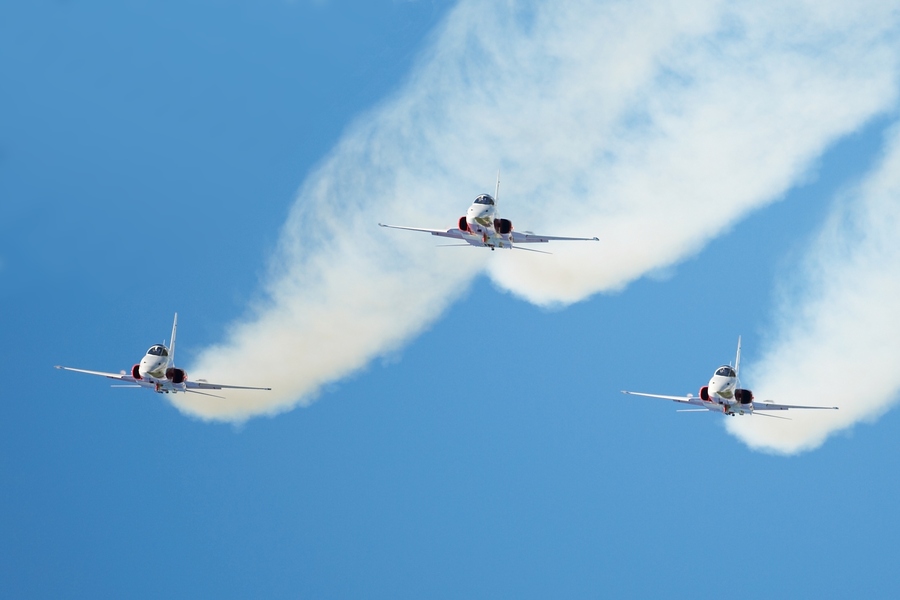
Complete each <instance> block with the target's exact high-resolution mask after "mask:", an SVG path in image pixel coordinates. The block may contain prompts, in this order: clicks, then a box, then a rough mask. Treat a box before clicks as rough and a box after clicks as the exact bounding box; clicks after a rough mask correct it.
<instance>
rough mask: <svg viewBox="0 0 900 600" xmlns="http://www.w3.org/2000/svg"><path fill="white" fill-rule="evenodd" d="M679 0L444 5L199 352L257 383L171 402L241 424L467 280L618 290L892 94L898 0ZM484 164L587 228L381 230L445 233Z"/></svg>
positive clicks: (574, 291)
mask: <svg viewBox="0 0 900 600" xmlns="http://www.w3.org/2000/svg"><path fill="white" fill-rule="evenodd" d="M685 4H686V3H684V2H680V1H678V2H676V1H673V2H659V1H657V0H647V1H644V2H634V1H632V0H629V1H628V2H608V3H596V2H567V3H564V4H562V5H560V4H559V3H552V2H517V3H510V2H505V1H501V0H497V1H495V2H475V1H472V0H463V1H462V2H460V3H459V4H458V5H457V6H456V7H455V8H454V9H453V10H452V11H450V13H449V14H448V16H447V17H446V18H445V20H444V21H443V23H442V24H441V25H440V26H439V28H438V30H437V31H436V32H435V34H434V36H433V38H432V41H431V42H430V44H429V46H428V47H427V48H425V49H424V50H423V52H422V55H421V56H420V58H419V60H418V62H417V65H416V67H415V68H414V69H413V71H412V72H411V73H410V76H409V78H408V80H407V81H406V82H405V83H404V85H403V86H402V87H401V88H400V89H399V90H398V91H397V92H396V93H395V94H393V95H392V96H391V97H389V98H387V99H385V101H384V102H383V103H382V104H381V105H379V106H377V107H375V108H373V109H372V110H371V111H370V112H368V113H366V114H364V115H362V116H361V117H360V118H359V119H358V120H357V121H356V122H355V123H353V124H352V125H351V126H350V127H348V129H347V131H346V132H345V134H344V135H343V137H342V139H341V141H340V143H339V144H338V145H337V146H336V147H335V148H334V150H333V151H332V152H331V153H330V155H329V156H327V157H326V158H325V159H324V160H323V162H322V164H321V166H320V167H319V168H318V169H317V170H316V171H315V172H313V173H312V174H311V175H310V176H309V178H308V179H307V180H306V182H305V183H304V184H303V185H302V187H301V189H300V191H299V194H298V197H297V200H296V202H295V205H294V207H293V210H292V213H291V215H290V218H289V219H288V222H287V223H286V224H285V226H284V229H283V230H282V232H281V243H280V248H279V250H278V251H277V252H276V254H275V256H274V257H273V258H272V261H271V268H270V274H269V277H268V284H267V285H266V286H265V289H264V290H263V297H264V300H262V301H260V302H259V303H258V304H257V305H255V306H253V307H252V308H251V309H250V310H249V312H248V316H247V317H246V319H243V320H241V321H239V322H237V323H235V324H233V325H232V326H231V327H230V328H229V330H228V333H227V335H226V337H225V340H224V341H223V342H222V343H221V344H219V345H217V346H214V347H211V348H208V349H206V350H205V351H204V352H203V353H202V354H201V355H200V357H199V359H198V364H196V365H194V366H193V369H194V370H195V371H196V372H203V373H204V374H205V375H207V376H209V378H210V379H213V378H216V379H217V380H218V379H222V380H225V379H229V380H236V381H237V380H239V381H247V382H249V383H254V382H264V383H265V384H266V385H271V386H272V387H273V388H274V390H273V392H272V393H271V394H254V395H247V396H243V397H242V396H238V395H229V400H228V401H226V402H222V401H220V400H216V401H207V399H204V398H194V397H187V398H180V397H179V398H177V399H176V401H177V402H178V406H179V408H181V409H182V410H183V411H185V412H188V413H190V414H194V415H198V416H200V417H203V418H208V419H221V420H241V419H246V418H248V417H250V416H252V415H257V414H272V413H276V412H278V411H283V410H287V409H289V408H291V407H292V406H295V405H297V404H304V403H308V402H309V401H311V400H312V399H313V398H314V397H315V394H316V393H317V390H318V389H319V388H320V387H321V386H322V385H323V384H325V383H327V382H329V381H334V380H336V379H339V378H341V377H344V376H345V375H347V374H349V373H351V372H353V371H355V370H357V369H359V368H361V367H363V366H364V365H366V364H367V363H368V362H369V361H371V360H372V359H373V358H374V357H377V356H379V355H382V354H384V353H386V352H390V351H392V350H394V349H396V348H398V347H399V346H401V345H402V344H403V343H405V342H406V341H407V340H409V339H410V338H411V337H412V336H414V335H416V334H418V333H420V332H421V331H422V330H423V329H424V328H426V327H428V326H429V324H430V323H432V322H434V320H435V319H437V318H438V317H439V316H440V315H441V313H442V312H443V311H444V309H445V308H446V307H447V306H448V305H449V304H450V303H451V302H453V301H454V300H455V299H456V298H457V297H458V296H459V295H460V294H462V293H464V292H465V291H466V289H467V288H468V286H469V284H470V283H471V282H472V280H473V279H474V278H475V277H476V276H478V275H479V274H480V273H487V274H488V275H489V276H490V277H491V278H492V279H493V281H494V282H495V283H496V284H497V285H498V286H501V287H503V288H505V289H508V290H510V291H511V292H513V293H515V294H517V295H518V296H520V297H522V298H525V299H527V300H529V301H531V302H534V303H537V304H541V305H565V304H568V303H572V302H577V301H579V300H583V299H585V298H587V297H589V296H590V295H592V294H595V293H597V292H600V291H604V290H613V289H620V288H622V287H624V286H626V285H627V284H628V283H629V282H631V281H633V280H635V279H636V278H639V277H641V276H642V275H644V274H646V273H648V272H651V271H654V270H657V269H660V268H662V267H665V266H667V265H671V264H674V263H677V262H679V261H681V260H684V259H685V258H686V257H689V256H691V255H692V254H694V253H696V252H698V251H699V250H700V249H701V248H702V247H703V246H704V245H705V244H707V243H708V242H709V241H711V240H712V239H714V238H715V237H716V236H718V235H720V234H721V233H722V232H724V231H726V230H727V229H729V228H730V227H732V226H733V225H734V224H735V223H736V222H737V221H739V220H740V219H741V218H742V217H744V216H745V215H746V214H747V213H749V212H750V211H752V210H754V209H756V208H759V207H761V206H764V205H766V204H768V203H771V202H773V201H775V200H777V199H778V198H780V197H781V196H782V195H783V194H784V193H785V192H786V191H787V190H788V189H789V188H790V187H792V186H793V185H796V184H797V183H798V182H801V181H803V180H804V178H806V177H808V173H809V171H810V169H811V168H812V167H813V166H814V165H815V161H816V160H817V158H818V157H819V156H820V155H821V154H822V153H823V152H824V150H825V149H827V148H828V147H829V146H830V145H831V144H833V143H834V142H835V141H836V140H838V139H840V138H841V137H842V136H844V135H846V134H848V133H850V132H853V131H855V130H857V129H858V128H860V127H861V126H862V125H864V124H865V123H866V122H867V121H868V120H870V119H872V118H873V117H874V116H876V115H878V114H881V113H883V112H885V111H887V110H889V109H890V108H891V107H893V106H894V104H895V101H896V94H897V60H898V54H900V48H898V46H897V44H896V43H895V40H896V33H897V18H898V15H897V9H896V8H895V3H894V2H874V1H873V2H864V3H854V4H853V5H852V6H845V5H846V3H840V2H833V3H828V2H802V1H796V2H790V1H788V2H779V3H773V4H765V5H762V4H760V3H758V2H746V3H735V2H725V1H721V2H719V1H712V0H710V1H698V2H694V3H692V4H691V5H690V6H686V5H685ZM498 167H500V168H502V171H503V173H504V189H503V194H502V197H501V201H500V203H501V210H502V212H503V214H504V216H505V217H508V218H511V219H512V220H513V223H514V224H515V225H516V227H517V228H520V229H522V228H528V229H533V230H535V231H539V232H551V233H556V234H560V235H591V236H593V235H598V236H600V238H601V240H602V241H601V243H600V244H582V245H580V246H579V245H577V244H570V245H563V244H560V245H558V246H555V247H554V254H553V255H552V256H545V257H541V260H534V256H532V255H530V253H524V252H522V253H514V252H493V253H486V252H477V251H472V252H454V253H452V254H451V253H449V252H446V251H443V252H442V251H438V250H436V249H435V248H434V242H433V239H432V238H429V237H428V236H415V235H409V236H402V235H390V234H388V233H386V232H385V231H384V230H381V229H379V228H378V227H377V225H376V223H378V222H379V221H385V220H387V219H388V218H390V219H392V220H393V221H395V222H398V221H402V223H403V224H406V223H408V224H415V225H422V226H431V227H441V226H446V227H451V226H453V224H454V223H455V222H456V220H457V219H458V218H459V216H460V215H461V214H462V211H464V210H465V207H466V206H467V204H468V202H469V201H470V199H471V198H472V197H474V195H476V194H477V193H479V192H482V191H488V190H489V189H490V187H491V186H492V183H493V174H494V173H495V172H496V169H497V168H498Z"/></svg>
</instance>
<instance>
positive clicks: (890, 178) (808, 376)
mask: <svg viewBox="0 0 900 600" xmlns="http://www.w3.org/2000/svg"><path fill="white" fill-rule="evenodd" d="M898 233H900V128H898V127H896V126H895V127H894V128H893V130H892V132H891V133H890V135H889V143H888V148H887V152H886V156H885V158H884V160H883V162H882V164H881V165H880V167H879V168H878V169H877V170H876V171H875V172H873V173H872V174H871V175H870V176H869V177H868V178H867V180H866V181H865V182H864V183H863V184H861V185H860V186H859V187H858V188H857V189H855V190H852V191H850V192H848V193H847V194H846V195H845V196H843V197H842V198H840V200H839V201H838V202H837V204H836V206H835V207H834V209H833V211H832V214H831V216H830V218H829V220H828V223H827V225H826V226H825V227H824V229H823V230H822V232H821V233H820V234H819V237H818V240H817V241H816V242H815V244H814V245H813V246H812V248H811V249H810V251H809V254H808V256H807V257H806V262H805V264H804V265H803V266H802V268H801V269H800V272H801V273H802V276H801V277H800V282H798V284H796V287H795V289H794V290H793V291H792V292H788V293H787V297H786V298H785V300H784V302H783V305H782V308H781V313H780V315H779V319H778V323H777V328H776V331H777V333H776V335H775V336H774V338H775V339H774V343H773V344H772V348H771V349H770V350H769V351H768V352H766V353H765V355H764V357H763V359H762V360H761V361H760V362H759V363H758V364H755V365H754V366H753V373H752V380H753V381H755V382H759V386H758V391H757V390H756V389H755V390H754V393H755V394H757V396H759V393H760V392H762V393H765V394H767V395H766V396H765V397H767V398H775V399H776V401H778V400H783V401H785V402H788V401H789V402H796V403H806V404H825V405H835V406H839V407H840V410H839V411H837V412H831V411H828V414H821V413H819V414H807V413H803V414H794V412H792V413H791V417H793V421H790V422H777V423H770V422H768V421H769V420H766V422H764V423H763V422H759V420H757V419H742V420H740V422H737V421H738V420H737V419H729V422H728V429H729V431H730V432H732V433H734V434H735V435H737V436H738V437H739V438H740V439H742V440H743V441H745V442H746V443H747V444H749V445H750V446H751V447H754V448H760V449H765V450H769V451H773V452H780V453H793V452H797V451H800V450H808V449H811V448H815V447H817V446H819V445H820V444H822V442H823V441H824V440H825V439H826V438H827V437H828V436H829V435H830V434H832V433H834V432H836V431H840V430H843V429H846V428H848V427H850V426H851V425H853V424H854V423H857V422H860V421H871V420H874V419H875V418H877V417H878V416H880V415H881V414H882V413H883V412H884V411H886V410H887V409H888V407H889V406H891V405H892V404H893V403H894V402H896V400H897V398H898V392H900V371H898V370H897V368H896V365H897V361H898V358H900V301H898V299H900V245H898V244H897V236H898ZM795 412H797V413H799V412H801V411H795ZM810 412H813V411H810Z"/></svg>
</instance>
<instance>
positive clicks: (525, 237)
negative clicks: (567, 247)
mask: <svg viewBox="0 0 900 600" xmlns="http://www.w3.org/2000/svg"><path fill="white" fill-rule="evenodd" d="M509 238H510V239H511V240H512V242H513V243H514V244H543V243H546V242H558V241H564V242H599V241H600V238H598V237H589V238H588V237H560V236H558V235H537V234H535V233H531V232H530V231H525V232H523V233H520V232H518V231H513V232H512V233H510V234H509Z"/></svg>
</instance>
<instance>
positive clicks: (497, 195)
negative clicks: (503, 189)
mask: <svg viewBox="0 0 900 600" xmlns="http://www.w3.org/2000/svg"><path fill="white" fill-rule="evenodd" d="M494 202H500V169H497V188H496V189H495V190H494Z"/></svg>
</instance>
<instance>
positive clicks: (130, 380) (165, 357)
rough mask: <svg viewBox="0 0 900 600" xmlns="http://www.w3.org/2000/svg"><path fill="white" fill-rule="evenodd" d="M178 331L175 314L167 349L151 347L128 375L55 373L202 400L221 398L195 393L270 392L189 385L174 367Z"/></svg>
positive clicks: (205, 383)
mask: <svg viewBox="0 0 900 600" xmlns="http://www.w3.org/2000/svg"><path fill="white" fill-rule="evenodd" d="M177 328H178V313H175V322H174V323H172V338H171V340H172V341H171V346H169V347H168V348H167V347H166V346H165V344H154V345H153V346H150V349H149V350H147V354H145V355H144V358H142V359H141V362H139V363H138V364H136V365H134V366H133V367H131V373H130V374H126V373H125V371H120V372H119V373H105V372H103V371H89V370H87V369H76V368H74V367H62V366H59V365H56V368H57V369H64V370H66V371H75V372H76V373H87V374H88V375H100V376H102V377H108V378H109V379H117V380H119V381H124V382H126V385H113V387H130V388H141V387H142V388H147V389H151V390H153V391H154V392H157V393H159V394H175V393H178V392H188V393H191V394H201V395H203V396H212V397H214V398H221V397H222V396H216V395H215V394H209V393H206V392H201V391H199V390H221V389H234V390H271V389H272V388H267V387H248V386H243V385H223V384H220V383H209V382H208V381H206V380H205V379H197V380H196V381H189V380H188V376H187V373H185V372H184V371H183V370H182V369H179V368H176V367H175V331H176V329H177Z"/></svg>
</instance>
